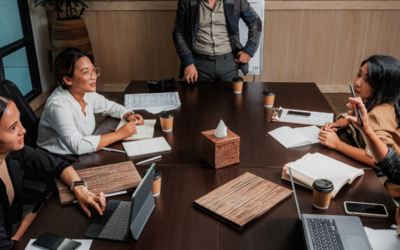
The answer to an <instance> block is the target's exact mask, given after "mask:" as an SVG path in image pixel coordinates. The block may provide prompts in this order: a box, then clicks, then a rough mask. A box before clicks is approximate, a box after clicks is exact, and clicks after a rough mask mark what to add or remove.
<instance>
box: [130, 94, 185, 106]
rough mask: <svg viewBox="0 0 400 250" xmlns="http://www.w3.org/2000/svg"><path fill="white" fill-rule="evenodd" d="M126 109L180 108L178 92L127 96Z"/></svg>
mask: <svg viewBox="0 0 400 250" xmlns="http://www.w3.org/2000/svg"><path fill="white" fill-rule="evenodd" d="M124 103H125V108H127V109H130V110H141V109H148V108H149V109H150V108H179V107H180V106H181V101H180V99H179V95H178V92H168V93H151V94H129V95H125V102H124Z"/></svg>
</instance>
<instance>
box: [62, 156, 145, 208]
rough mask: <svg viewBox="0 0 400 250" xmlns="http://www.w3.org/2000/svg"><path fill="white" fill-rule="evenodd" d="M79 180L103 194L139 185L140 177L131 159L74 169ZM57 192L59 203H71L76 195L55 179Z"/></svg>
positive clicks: (92, 190) (91, 189)
mask: <svg viewBox="0 0 400 250" xmlns="http://www.w3.org/2000/svg"><path fill="white" fill-rule="evenodd" d="M76 172H77V174H78V175H79V177H80V178H81V180H83V181H85V182H86V183H87V185H88V190H89V191H90V192H92V193H95V194H97V193H99V192H103V193H105V194H109V193H114V192H118V191H123V190H128V189H132V188H135V187H137V186H139V184H140V182H141V181H142V177H141V176H140V174H139V173H138V171H137V170H136V168H135V165H133V163H132V162H131V161H126V162H121V163H116V164H110V165H105V166H100V167H95V168H85V169H80V170H77V171H76ZM57 187H58V192H59V194H60V202H61V205H65V204H68V203H71V202H72V201H74V200H76V197H75V195H74V193H73V192H71V188H70V187H68V186H67V185H66V184H65V183H64V182H63V181H61V180H60V179H57Z"/></svg>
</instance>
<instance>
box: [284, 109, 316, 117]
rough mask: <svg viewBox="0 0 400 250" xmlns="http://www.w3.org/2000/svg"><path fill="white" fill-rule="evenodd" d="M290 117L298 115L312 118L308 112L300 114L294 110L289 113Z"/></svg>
mask: <svg viewBox="0 0 400 250" xmlns="http://www.w3.org/2000/svg"><path fill="white" fill-rule="evenodd" d="M287 114H288V115H297V116H304V117H310V116H311V113H308V112H300V111H294V110H289V111H288V112H287Z"/></svg>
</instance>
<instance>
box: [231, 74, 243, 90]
mask: <svg viewBox="0 0 400 250" xmlns="http://www.w3.org/2000/svg"><path fill="white" fill-rule="evenodd" d="M232 82H233V93H235V94H241V93H242V91H243V78H241V77H239V76H237V77H234V78H233V79H232Z"/></svg>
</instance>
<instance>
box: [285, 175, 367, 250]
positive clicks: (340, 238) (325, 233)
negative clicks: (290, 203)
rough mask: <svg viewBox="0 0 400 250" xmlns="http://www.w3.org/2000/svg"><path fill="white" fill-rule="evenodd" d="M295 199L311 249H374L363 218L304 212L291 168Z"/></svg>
mask: <svg viewBox="0 0 400 250" xmlns="http://www.w3.org/2000/svg"><path fill="white" fill-rule="evenodd" d="M289 173H290V181H291V182H292V188H293V194H294V199H295V201H296V206H297V212H298V213H299V219H300V223H301V228H302V232H303V238H304V242H305V245H306V248H307V249H309V250H319V249H321V250H322V249H324V250H325V249H331V250H336V249H337V250H366V249H370V250H372V247H371V244H370V243H369V240H368V237H367V234H366V233H365V230H364V227H363V225H362V223H361V220H360V218H359V217H357V216H347V215H345V216H342V215H318V214H302V213H301V212H300V207H299V203H298V201H297V195H296V190H295V188H294V183H293V177H292V171H291V169H290V168H289Z"/></svg>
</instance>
